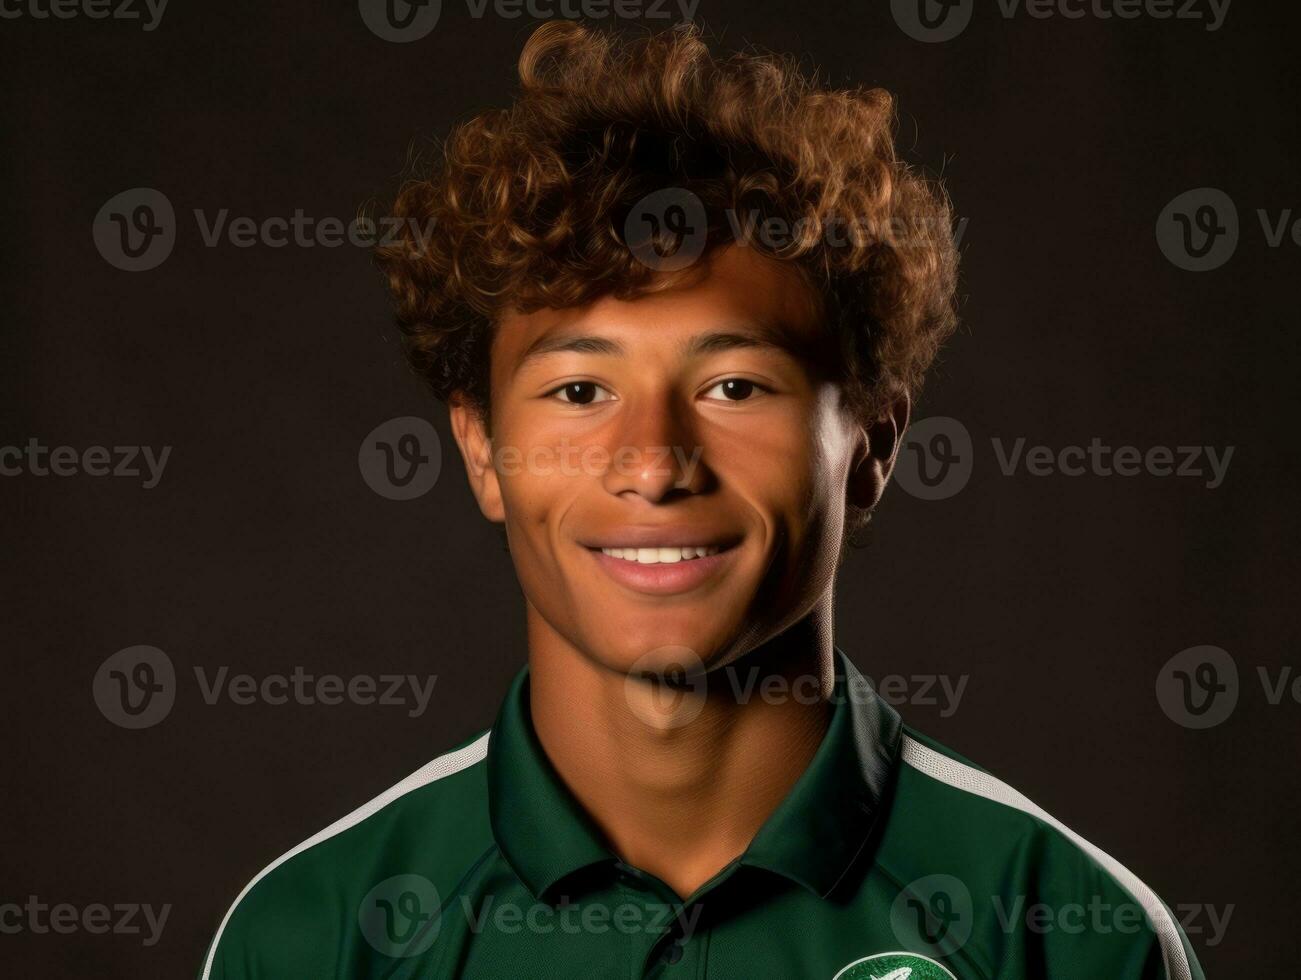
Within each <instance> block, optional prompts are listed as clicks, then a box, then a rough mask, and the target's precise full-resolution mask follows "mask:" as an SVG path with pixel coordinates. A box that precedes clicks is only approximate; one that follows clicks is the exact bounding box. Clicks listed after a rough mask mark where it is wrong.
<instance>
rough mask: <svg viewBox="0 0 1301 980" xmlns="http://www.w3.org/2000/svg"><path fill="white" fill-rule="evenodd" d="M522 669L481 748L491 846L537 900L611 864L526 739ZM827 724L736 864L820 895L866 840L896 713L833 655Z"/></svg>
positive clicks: (888, 769) (896, 739) (881, 792)
mask: <svg viewBox="0 0 1301 980" xmlns="http://www.w3.org/2000/svg"><path fill="white" fill-rule="evenodd" d="M528 693H529V692H528V668H527V667H526V668H524V669H523V670H522V671H520V673H519V675H518V676H517V677H516V678H515V681H514V683H513V684H512V685H511V688H510V691H509V693H508V694H507V696H506V700H505V702H504V703H503V705H502V708H501V712H500V714H499V715H498V718H497V723H496V725H494V727H493V730H492V737H491V739H490V740H489V744H488V760H487V761H488V794H489V813H490V819H491V823H492V831H493V836H494V837H495V838H496V841H497V845H498V847H500V848H501V851H502V854H503V855H504V856H505V858H506V860H507V861H508V862H509V863H510V865H511V867H512V868H513V869H514V870H515V873H516V874H517V875H519V877H520V880H521V881H523V882H524V884H525V885H526V886H527V887H528V889H529V891H530V892H532V894H533V895H534V896H535V897H537V898H544V897H545V896H546V893H547V892H549V891H550V890H551V889H552V887H553V886H555V885H556V884H558V883H559V882H560V881H561V880H562V879H565V878H568V877H569V876H570V875H573V874H575V873H576V872H578V871H581V870H583V869H585V868H589V867H591V866H593V865H596V864H601V863H606V862H609V863H613V862H615V861H616V857H615V855H614V854H613V853H611V851H610V849H609V847H608V846H607V845H606V844H605V842H604V840H603V838H602V835H601V833H600V831H599V830H598V829H597V828H596V826H595V824H593V822H592V820H591V819H590V818H589V817H588V816H587V814H586V813H585V812H584V811H583V808H582V807H581V805H580V804H579V803H578V801H577V800H576V799H575V798H574V796H573V794H572V793H570V792H569V790H568V789H567V788H566V787H565V786H564V784H563V783H562V782H561V780H560V776H559V775H558V774H557V773H556V771H555V769H554V768H553V767H552V765H551V763H550V761H549V760H548V759H547V757H546V754H545V752H544V751H543V749H542V745H541V743H540V742H539V741H538V738H537V735H536V734H535V732H534V730H533V723H532V719H531V717H530V713H529V700H528ZM832 701H833V710H832V715H831V722H830V724H829V725H828V728H827V732H826V735H825V736H824V737H823V739H822V743H821V744H820V745H819V746H818V749H817V751H816V752H815V753H814V756H813V759H812V761H811V762H810V763H809V766H808V768H807V769H806V770H805V771H804V773H803V774H802V775H801V776H800V778H799V779H798V780H797V781H796V783H795V786H794V787H793V788H792V789H791V791H790V792H789V793H788V794H787V796H786V798H785V799H784V800H782V802H781V803H780V804H779V805H778V807H777V809H776V810H774V811H773V813H772V814H771V815H770V816H769V818H768V819H767V821H765V823H764V824H763V826H762V827H760V828H759V832H758V834H756V835H755V838H754V840H753V841H751V843H750V846H749V847H748V848H747V849H746V851H745V853H744V854H743V855H742V856H741V858H740V859H739V862H738V863H740V864H742V865H746V866H749V867H754V868H762V869H765V870H768V871H771V872H774V873H776V874H779V875H782V876H783V877H786V878H789V879H790V880H792V881H794V882H797V883H798V884H800V885H802V886H803V887H805V888H807V889H809V890H810V891H812V892H813V893H814V894H816V895H818V896H819V897H825V896H827V895H828V894H829V893H830V892H831V891H832V889H833V888H834V887H835V885H836V883H837V882H838V881H839V880H840V879H841V878H842V877H843V876H844V875H845V873H846V871H848V870H849V868H850V866H851V865H852V864H853V863H854V860H855V859H856V858H857V857H858V855H859V853H860V852H861V851H862V850H863V848H864V847H865V846H866V844H867V842H868V840H869V839H870V838H871V836H872V831H873V829H874V826H875V824H876V822H877V819H878V817H879V815H880V814H881V812H882V811H883V809H884V797H885V795H886V793H887V792H888V790H889V786H890V782H891V779H892V777H893V775H894V772H895V768H896V765H897V761H898V756H899V744H900V733H901V727H902V726H901V723H900V719H899V715H898V713H897V712H896V711H895V710H894V709H893V708H891V707H890V706H889V705H888V704H886V703H885V702H884V701H882V700H881V698H880V697H879V695H877V693H876V692H875V691H873V690H872V688H871V685H870V684H869V683H868V682H867V680H866V679H865V678H864V677H863V675H862V674H860V673H859V672H858V670H857V669H856V668H855V667H854V665H853V664H852V663H850V661H849V658H848V657H846V656H845V655H844V653H842V652H841V651H840V650H836V651H835V687H834V689H833V695H832Z"/></svg>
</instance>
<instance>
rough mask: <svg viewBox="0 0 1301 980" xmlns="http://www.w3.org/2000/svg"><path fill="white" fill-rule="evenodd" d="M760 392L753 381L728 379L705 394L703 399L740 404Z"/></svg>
mask: <svg viewBox="0 0 1301 980" xmlns="http://www.w3.org/2000/svg"><path fill="white" fill-rule="evenodd" d="M760 390H761V389H760V388H759V386H758V385H757V384H755V383H754V382H753V381H747V380H746V379H745V378H728V379H727V380H726V381H720V382H719V383H718V384H716V385H714V387H712V388H710V389H709V390H708V391H707V392H705V397H706V398H721V399H724V400H725V401H730V402H741V401H745V400H746V399H747V398H749V397H750V396H751V395H753V394H754V393H755V392H756V391H760Z"/></svg>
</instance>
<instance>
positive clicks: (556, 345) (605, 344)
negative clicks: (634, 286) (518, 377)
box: [516, 334, 624, 370]
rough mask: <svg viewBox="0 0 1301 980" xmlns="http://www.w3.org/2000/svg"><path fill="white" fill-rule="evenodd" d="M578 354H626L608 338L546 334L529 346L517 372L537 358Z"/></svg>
mask: <svg viewBox="0 0 1301 980" xmlns="http://www.w3.org/2000/svg"><path fill="white" fill-rule="evenodd" d="M565 352H570V353H578V354H613V355H618V354H622V353H624V349H623V345H622V344H620V343H619V342H618V341H617V340H610V339H609V338H607V337H593V336H587V335H579V336H568V337H566V336H563V335H561V336H554V335H547V334H544V335H543V336H541V337H539V338H538V339H537V340H535V341H533V343H531V344H529V346H528V350H526V351H525V352H524V354H523V356H522V357H520V359H519V363H518V364H517V365H516V370H519V368H522V367H523V366H524V365H525V364H526V363H528V361H530V360H531V359H533V358H535V357H545V356H546V355H547V354H560V353H565Z"/></svg>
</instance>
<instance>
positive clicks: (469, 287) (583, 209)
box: [376, 21, 957, 417]
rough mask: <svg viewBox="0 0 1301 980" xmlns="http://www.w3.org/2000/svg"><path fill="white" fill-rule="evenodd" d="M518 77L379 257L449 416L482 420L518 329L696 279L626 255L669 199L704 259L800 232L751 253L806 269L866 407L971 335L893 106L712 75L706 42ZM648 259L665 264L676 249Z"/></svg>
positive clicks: (851, 389) (739, 71)
mask: <svg viewBox="0 0 1301 980" xmlns="http://www.w3.org/2000/svg"><path fill="white" fill-rule="evenodd" d="M519 75H520V92H519V94H518V96H517V98H516V99H515V101H514V103H513V104H512V105H511V106H510V107H509V108H506V109H501V110H494V111H488V112H484V113H482V114H480V115H478V116H475V117H474V118H472V119H470V120H469V121H468V122H465V123H464V124H462V125H460V126H459V127H457V128H456V129H455V131H454V132H453V133H452V134H451V136H450V138H449V139H448V140H447V141H446V143H445V144H444V146H443V152H442V154H441V157H442V158H441V160H440V161H438V163H437V164H436V165H434V166H433V167H431V168H429V169H428V171H426V172H424V173H421V174H420V175H419V176H417V177H416V178H414V179H411V180H409V181H408V182H406V183H405V184H404V185H403V187H402V188H401V190H400V192H399V194H398V196H397V198H396V201H395V202H394V205H393V209H392V211H393V215H392V217H393V219H394V220H393V222H392V223H393V225H394V226H396V227H398V228H400V229H401V230H400V231H399V232H398V233H397V234H396V235H395V237H394V238H393V239H392V240H391V241H389V242H387V243H384V244H383V245H381V246H380V247H378V248H377V250H376V251H377V258H378V261H379V263H380V266H381V268H382V270H383V271H384V273H385V274H386V276H387V278H388V282H389V284H390V287H391V289H392V291H393V294H394V297H395V299H396V306H397V322H398V325H399V328H400V329H401V332H402V335H403V340H404V349H405V351H406V353H407V357H408V359H409V362H410V364H411V366H412V367H413V368H414V369H415V370H416V372H417V373H418V374H420V375H421V376H423V377H424V378H425V379H426V380H427V381H428V383H429V384H430V386H431V387H432V388H433V390H434V392H435V393H436V394H437V395H438V396H439V397H440V398H443V399H447V398H448V397H450V396H452V395H453V394H458V395H459V396H460V397H463V398H465V399H466V400H467V401H468V402H469V403H470V405H471V407H473V408H476V409H477V410H479V411H480V413H482V414H483V415H485V416H486V415H487V409H488V404H489V391H488V378H489V372H488V354H489V350H490V344H491V338H492V329H493V323H494V320H495V318H496V317H497V316H498V315H499V314H500V313H501V312H503V311H506V310H511V309H514V310H519V311H520V312H525V313H527V312H530V311H533V310H536V309H540V308H543V307H552V308H564V307H570V306H577V305H582V304H584V303H587V302H589V301H592V300H594V299H597V298H599V297H601V296H605V295H614V296H616V297H618V298H621V299H631V298H635V297H637V296H639V295H644V294H645V293H647V292H649V291H652V290H656V289H662V288H670V287H672V286H673V285H674V284H675V283H676V282H678V281H680V280H681V279H682V277H684V276H691V275H695V274H699V271H700V267H701V265H703V263H695V265H694V267H687V268H684V269H681V270H678V271H674V272H665V271H664V269H663V268H656V267H655V263H648V262H646V261H644V254H642V253H641V252H640V251H639V248H638V247H637V246H638V243H636V242H632V241H629V235H628V233H627V226H629V224H630V221H629V216H630V215H632V214H633V213H634V208H636V207H637V206H638V203H639V202H642V201H644V200H646V199H647V196H648V195H652V194H655V193H656V192H661V193H663V192H664V190H665V189H666V188H674V189H676V190H674V191H673V193H675V194H680V195H681V194H685V195H693V197H692V198H691V199H692V200H695V201H697V202H699V205H700V206H701V207H702V208H703V213H704V215H705V217H706V223H707V230H706V234H705V238H704V244H703V254H706V255H707V254H708V252H709V250H711V249H714V248H716V247H718V246H720V245H723V244H727V243H731V242H733V241H735V238H736V229H737V228H738V227H739V226H741V225H742V224H744V226H746V227H754V228H764V227H781V228H784V229H787V230H788V231H789V234H787V235H785V236H784V238H783V240H782V241H780V242H776V243H774V242H772V241H770V240H769V241H765V240H763V239H764V238H765V236H762V235H761V236H759V237H758V239H753V238H752V240H750V241H747V242H746V244H750V245H753V246H754V247H756V248H759V249H762V250H763V251H764V252H765V253H766V254H768V255H770V256H772V257H773V258H776V259H779V260H781V261H785V262H792V263H795V264H796V266H797V268H798V269H799V270H800V271H801V272H802V274H803V275H804V277H805V280H806V281H807V282H808V283H809V284H810V285H811V286H812V287H813V289H814V292H815V293H816V294H817V295H818V296H819V297H820V298H821V300H822V308H823V312H824V316H823V319H824V322H825V323H826V325H827V327H828V329H831V330H834V331H836V334H837V337H838V344H839V348H840V351H841V353H842V355H843V356H842V358H841V360H842V361H843V365H842V366H843V372H844V377H843V379H842V380H843V382H844V391H845V394H846V398H847V400H848V401H849V403H850V404H851V405H852V406H853V408H854V409H855V410H857V411H859V412H861V413H863V414H864V416H865V417H870V416H872V415H873V413H879V412H880V411H881V410H882V408H883V406H884V404H885V403H886V402H887V401H888V400H890V399H892V398H893V397H896V396H897V394H898V393H899V392H900V391H903V390H906V391H909V392H913V393H915V392H916V391H917V390H918V388H919V386H920V384H921V380H922V376H923V374H924V372H925V371H926V369H927V367H928V366H929V364H930V362H931V360H932V359H933V357H934V356H935V353H936V351H937V350H938V348H939V346H940V344H941V343H942V341H943V340H944V339H945V337H946V336H947V335H948V334H949V333H950V332H951V331H952V330H953V328H954V326H955V324H956V311H955V303H954V293H955V285H956V276H957V250H956V248H955V245H954V239H953V229H952V216H951V213H950V209H949V204H948V201H947V198H946V196H945V194H944V192H943V190H942V189H941V188H940V187H939V185H938V184H937V183H936V182H934V181H931V180H927V179H925V178H923V177H921V176H919V175H918V174H916V173H915V172H914V171H913V170H912V169H910V168H909V167H908V166H907V165H905V164H904V163H902V162H900V160H899V159H898V158H897V157H896V154H895V148H894V140H893V130H894V122H895V114H894V100H893V98H892V97H891V96H890V95H889V94H888V93H887V92H885V91H884V90H882V89H879V88H876V89H861V88H860V89H853V90H839V91H838V90H829V89H827V88H825V87H823V86H821V85H820V84H819V83H818V81H817V80H816V78H815V77H809V76H807V75H805V74H804V73H803V72H802V71H801V70H800V68H799V66H798V65H797V64H795V62H794V61H792V60H791V59H788V58H782V57H778V56H773V55H766V54H755V53H738V54H733V55H730V56H726V57H716V56H714V55H713V54H711V53H710V51H709V49H708V47H707V45H706V44H705V43H704V42H703V41H702V39H701V36H700V32H699V30H698V29H696V28H694V27H679V28H675V29H673V30H671V31H666V32H664V33H660V34H654V35H650V36H647V37H640V38H636V39H627V38H619V37H617V36H615V35H613V34H610V33H604V32H599V31H593V30H589V29H587V28H585V27H583V26H581V25H579V24H577V23H574V22H571V21H553V22H549V23H547V24H545V25H544V26H542V27H539V28H538V29H537V30H536V31H534V33H533V34H532V36H531V37H530V38H529V40H528V42H527V44H526V45H525V47H524V50H523V53H522V55H521V56H520V61H519ZM738 215H743V216H749V217H746V218H743V219H740V220H738V219H737V217H736V216H738ZM756 217H757V221H752V220H751V218H756ZM770 219H777V220H778V221H779V222H780V223H781V224H780V225H778V226H773V225H770V224H765V223H766V222H769V221H770ZM422 229H423V231H421V230H422ZM660 239H665V240H663V241H661V240H660ZM640 244H643V245H644V244H645V243H644V242H643V243H640ZM653 244H655V246H656V248H657V249H658V250H659V252H657V254H664V253H665V251H666V250H667V253H668V254H671V253H672V252H673V249H674V248H675V247H678V246H680V245H682V235H680V234H677V233H674V232H671V231H669V230H668V229H661V231H660V234H659V236H658V237H657V238H656V241H655V242H654V243H653Z"/></svg>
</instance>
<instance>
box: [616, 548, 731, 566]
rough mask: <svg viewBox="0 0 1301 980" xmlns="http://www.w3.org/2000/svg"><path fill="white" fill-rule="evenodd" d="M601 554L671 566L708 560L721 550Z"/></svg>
mask: <svg viewBox="0 0 1301 980" xmlns="http://www.w3.org/2000/svg"><path fill="white" fill-rule="evenodd" d="M600 550H601V554H603V555H609V556H610V557H611V558H619V559H622V560H623V561H635V562H637V563H638V564H639V565H671V564H672V563H673V562H678V561H694V560H695V559H697V558H708V557H709V556H711V555H716V554H718V553H719V552H720V551H722V550H723V549H722V548H721V547H719V546H718V545H710V544H702V545H686V546H683V547H671V548H602V549H600Z"/></svg>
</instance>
